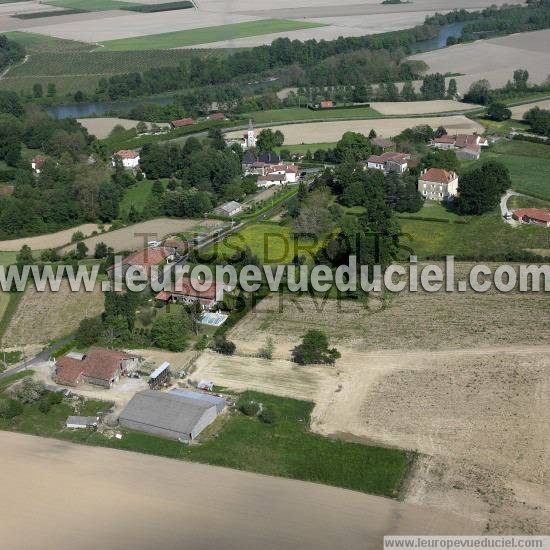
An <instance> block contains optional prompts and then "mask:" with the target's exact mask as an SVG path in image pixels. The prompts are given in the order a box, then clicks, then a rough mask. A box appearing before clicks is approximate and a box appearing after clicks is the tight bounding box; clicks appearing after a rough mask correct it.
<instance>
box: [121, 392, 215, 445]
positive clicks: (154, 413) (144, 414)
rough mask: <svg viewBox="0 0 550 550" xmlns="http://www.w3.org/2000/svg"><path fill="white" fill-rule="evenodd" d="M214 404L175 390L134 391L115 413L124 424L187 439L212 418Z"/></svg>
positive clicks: (196, 434)
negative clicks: (122, 407) (118, 413)
mask: <svg viewBox="0 0 550 550" xmlns="http://www.w3.org/2000/svg"><path fill="white" fill-rule="evenodd" d="M217 414H218V410H217V407H216V404H214V403H211V402H208V401H205V400H203V399H196V398H191V397H186V396H184V395H178V394H175V393H166V392H158V391H154V390H146V391H142V392H139V393H137V394H136V395H134V397H133V398H132V400H131V401H130V402H129V403H128V405H127V406H126V408H125V409H124V410H123V411H122V414H121V415H120V417H119V419H118V420H119V423H120V425H121V426H123V427H124V428H129V429H131V430H137V431H140V432H145V433H149V434H153V435H158V436H161V437H166V438H168V439H175V440H178V441H181V442H183V443H190V442H191V441H193V439H195V438H196V437H197V436H198V435H199V434H200V433H201V432H202V431H203V430H204V429H205V428H206V427H207V426H209V425H210V424H211V423H212V422H213V421H214V420H215V418H216V416H217Z"/></svg>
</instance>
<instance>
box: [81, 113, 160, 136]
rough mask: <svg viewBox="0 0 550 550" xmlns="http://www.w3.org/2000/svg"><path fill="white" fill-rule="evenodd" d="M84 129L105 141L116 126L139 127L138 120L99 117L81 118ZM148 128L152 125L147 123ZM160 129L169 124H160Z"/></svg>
mask: <svg viewBox="0 0 550 550" xmlns="http://www.w3.org/2000/svg"><path fill="white" fill-rule="evenodd" d="M77 120H78V122H80V124H82V126H84V128H86V129H87V130H88V132H89V133H90V134H93V135H94V136H96V137H97V138H99V139H104V138H106V137H108V136H109V134H110V133H111V132H112V130H113V128H115V126H122V127H123V128H124V129H126V130H129V129H130V128H135V127H136V126H137V125H138V122H139V121H137V120H128V119H127V118H117V117H97V118H79V119H77ZM146 124H147V126H148V128H150V127H151V124H150V123H146ZM157 126H159V127H161V128H162V127H167V126H169V124H167V123H160V124H157Z"/></svg>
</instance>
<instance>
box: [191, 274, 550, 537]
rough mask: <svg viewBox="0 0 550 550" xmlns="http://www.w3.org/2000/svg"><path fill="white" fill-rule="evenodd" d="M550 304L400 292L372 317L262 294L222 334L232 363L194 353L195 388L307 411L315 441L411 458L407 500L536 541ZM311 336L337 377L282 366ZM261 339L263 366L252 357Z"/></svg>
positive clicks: (322, 370)
mask: <svg viewBox="0 0 550 550" xmlns="http://www.w3.org/2000/svg"><path fill="white" fill-rule="evenodd" d="M459 267H460V269H459V274H460V273H463V272H464V271H465V269H466V268H467V266H465V265H461V266H459ZM549 305H550V303H549V298H548V297H547V296H545V295H544V294H542V293H541V294H529V295H520V294H519V293H510V294H501V293H498V292H489V293H487V294H482V295H479V294H476V293H474V292H466V293H464V294H462V293H461V294H459V293H454V294H444V293H436V294H427V293H414V294H406V293H404V294H402V295H398V296H394V297H393V298H391V299H390V300H389V301H388V302H386V303H385V304H382V302H380V301H377V300H374V299H372V300H371V303H370V304H369V306H368V307H366V306H365V305H362V304H359V303H355V302H349V301H343V302H340V303H338V302H336V301H334V300H328V301H323V300H322V299H317V300H316V301H314V300H312V299H311V298H309V297H307V298H304V297H301V298H297V297H290V296H286V295H285V296H282V297H281V296H276V295H271V296H269V297H268V298H266V299H265V300H263V301H262V302H260V304H259V305H258V307H257V308H256V309H255V310H253V311H252V312H250V313H249V314H248V315H247V316H246V317H245V318H244V319H243V320H242V321H241V322H240V323H238V324H237V325H236V326H235V327H234V328H233V329H232V330H231V331H230V333H229V338H230V339H231V340H232V341H234V342H235V343H236V345H237V354H236V355H235V356H234V357H231V358H226V357H223V356H220V355H217V354H214V353H211V352H204V353H203V354H202V355H201V356H200V357H199V359H198V360H197V362H196V367H197V369H196V371H195V372H194V373H193V375H192V376H193V378H196V379H203V378H207V379H212V380H213V381H214V382H215V383H216V384H217V385H219V386H221V387H226V388H230V389H234V390H237V391H242V390H244V389H246V388H251V389H260V388H261V391H264V392H269V393H273V394H276V395H282V396H291V397H295V398H302V399H311V400H313V401H314V402H315V403H316V406H315V408H314V410H313V413H312V429H313V430H314V431H316V432H318V433H320V434H323V435H330V436H332V437H336V438H342V439H345V440H349V441H362V442H368V443H372V444H377V445H382V446H390V447H397V448H402V449H407V450H415V451H418V452H419V453H420V455H419V458H418V460H417V461H416V463H415V465H414V468H413V471H412V473H411V475H410V476H409V479H408V480H407V483H406V486H405V487H404V499H405V501H406V502H414V503H422V504H424V505H428V506H432V507H436V508H439V509H441V510H446V511H449V512H454V513H456V514H459V515H461V516H463V517H464V518H465V519H468V520H469V521H471V522H473V523H474V524H475V525H477V526H478V527H479V530H480V531H484V530H487V531H488V532H489V533H493V534H496V533H510V532H523V533H544V532H547V531H548V528H550V524H549V523H548V518H549V517H550V499H549V498H548V495H549V494H550V492H549V489H550V486H549V485H548V483H549V482H548V479H549V478H548V475H549V474H550V472H549V471H548V463H549V460H548V459H549V456H550V455H549V453H550V447H549V445H548V441H549V436H550V409H549V408H548V387H549V385H550V359H549V357H550V355H549V353H550V325H549V324H548V316H547V313H546V312H547V311H548V310H549ZM451 312H452V315H451ZM504 312H505V313H504ZM312 328H317V329H320V330H323V331H324V332H325V333H327V334H328V335H329V336H330V338H331V344H332V345H335V346H336V347H337V348H338V350H339V351H340V352H341V353H342V358H341V359H340V360H338V361H337V363H336V367H335V368H331V367H300V366H297V365H296V364H294V363H291V362H290V360H289V359H290V352H291V350H292V348H293V347H294V346H295V345H296V344H297V343H298V342H299V341H300V338H301V336H302V335H303V334H304V333H305V331H307V330H308V329H312ZM532 334H537V335H538V338H537V341H536V342H533V340H532ZM268 337H272V338H273V340H274V344H275V350H274V355H273V359H272V360H266V359H259V358H258V357H257V354H258V351H259V349H260V348H261V347H262V346H263V345H264V344H265V342H266V341H267V338H268Z"/></svg>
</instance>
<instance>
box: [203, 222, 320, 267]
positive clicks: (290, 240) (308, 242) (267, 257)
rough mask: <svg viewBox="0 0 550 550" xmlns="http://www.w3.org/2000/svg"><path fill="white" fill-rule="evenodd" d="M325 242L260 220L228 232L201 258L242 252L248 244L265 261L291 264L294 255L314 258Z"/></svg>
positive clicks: (226, 256) (264, 262)
mask: <svg viewBox="0 0 550 550" xmlns="http://www.w3.org/2000/svg"><path fill="white" fill-rule="evenodd" d="M323 243H324V240H323V239H322V238H319V239H311V238H308V239H306V238H303V237H296V236H295V235H294V234H293V233H292V230H291V229H290V228H289V227H286V226H282V225H279V224H277V223H270V222H261V223H254V224H251V225H248V226H246V227H245V228H244V229H243V230H242V231H239V232H238V233H234V234H233V235H229V236H228V237H227V238H226V239H225V240H223V241H222V242H221V243H220V244H218V245H217V247H216V249H215V250H214V249H212V248H207V249H205V250H204V251H202V252H201V258H203V259H205V260H207V259H208V258H211V257H212V255H214V254H215V255H216V256H217V257H221V258H229V257H231V256H233V255H235V254H238V253H242V252H243V251H244V250H245V248H246V247H247V246H248V247H249V248H250V250H251V251H252V253H253V254H254V255H256V256H257V257H258V259H259V261H260V262H261V263H262V264H288V263H291V262H292V260H293V258H294V257H295V256H305V257H306V259H308V260H309V259H311V257H312V256H313V254H314V253H315V251H317V250H318V249H319V248H320V247H321V246H322V245H323Z"/></svg>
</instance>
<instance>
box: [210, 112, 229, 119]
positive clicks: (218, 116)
mask: <svg viewBox="0 0 550 550" xmlns="http://www.w3.org/2000/svg"><path fill="white" fill-rule="evenodd" d="M208 118H209V119H210V120H225V115H224V114H223V113H212V114H211V115H209V116H208Z"/></svg>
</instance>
